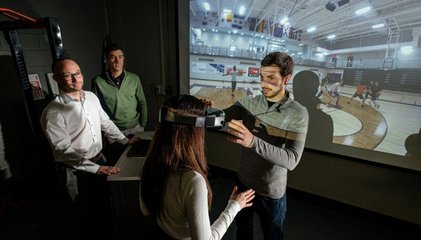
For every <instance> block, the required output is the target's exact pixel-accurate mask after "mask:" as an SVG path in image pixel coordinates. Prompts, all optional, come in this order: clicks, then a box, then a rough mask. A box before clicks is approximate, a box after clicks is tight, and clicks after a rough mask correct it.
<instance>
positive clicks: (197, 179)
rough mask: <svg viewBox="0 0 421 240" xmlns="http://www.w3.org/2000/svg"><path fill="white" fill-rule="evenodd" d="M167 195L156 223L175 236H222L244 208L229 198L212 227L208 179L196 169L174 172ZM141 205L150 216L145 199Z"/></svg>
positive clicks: (196, 238) (202, 239)
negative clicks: (180, 172) (180, 173)
mask: <svg viewBox="0 0 421 240" xmlns="http://www.w3.org/2000/svg"><path fill="white" fill-rule="evenodd" d="M164 198H165V199H164V207H163V210H162V211H161V213H160V215H159V217H158V219H157V222H158V225H159V226H160V227H161V228H162V229H163V230H164V231H165V232H166V233H167V234H168V235H170V236H171V237H173V238H176V239H194V240H209V239H221V238H222V236H223V235H224V234H225V232H226V231H227V229H228V227H229V225H230V224H231V223H232V221H233V220H234V217H235V216H236V215H237V213H238V212H239V211H240V210H241V207H240V204H239V203H238V202H237V201H234V200H229V202H228V205H227V207H226V208H225V210H224V211H223V212H222V213H221V215H220V216H219V218H218V219H217V220H216V221H215V222H214V223H213V224H212V226H211V224H210V220H209V209H208V200H207V199H208V191H207V188H206V182H205V179H204V178H203V176H202V175H200V174H199V173H198V172H195V171H193V170H192V171H189V172H186V173H184V174H182V175H176V174H171V175H170V176H169V179H168V186H167V188H166V192H165V195H164ZM140 207H141V209H142V212H143V214H145V215H149V211H148V209H147V208H146V206H145V205H144V204H143V201H142V199H141V200H140Z"/></svg>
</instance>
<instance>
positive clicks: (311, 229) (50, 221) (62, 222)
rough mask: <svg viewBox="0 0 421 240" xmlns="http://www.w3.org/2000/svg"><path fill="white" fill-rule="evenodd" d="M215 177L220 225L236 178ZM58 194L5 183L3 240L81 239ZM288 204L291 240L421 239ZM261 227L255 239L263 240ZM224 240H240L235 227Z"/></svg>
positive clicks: (367, 215) (394, 223)
mask: <svg viewBox="0 0 421 240" xmlns="http://www.w3.org/2000/svg"><path fill="white" fill-rule="evenodd" d="M210 173H211V174H210V179H211V185H212V188H213V192H214V204H213V207H212V212H211V219H215V218H216V217H217V216H218V215H219V213H220V212H221V211H222V210H223V209H224V208H225V205H226V203H227V201H228V197H229V195H230V193H231V191H232V187H233V186H234V181H233V179H234V174H233V173H232V172H227V171H224V170H221V169H218V168H216V167H211V171H210ZM41 185H42V186H41ZM55 189H56V188H55V187H54V184H49V183H41V184H40V183H37V182H36V181H25V180H22V179H21V180H16V179H14V180H11V181H9V182H6V183H4V182H3V183H1V184H0V239H1V240H18V239H19V240H20V239H22V240H26V239H30V240H37V239H40V240H41V239H43V240H44V239H71V240H77V239H81V238H80V236H79V235H78V227H77V224H76V223H75V221H76V217H75V211H74V209H73V208H72V205H71V203H70V202H69V201H68V200H67V199H66V198H65V197H63V196H61V195H60V194H59V193H58V191H56V190H55ZM287 199H288V200H287V202H288V203H287V204H288V211H287V219H286V226H285V228H286V239H287V240H319V239H320V240H355V239H358V240H375V239H376V240H377V239H381V240H392V239H393V240H395V239H396V240H397V239H399V240H401V239H402V240H419V239H421V231H420V230H421V229H420V226H419V225H415V224H410V223H407V222H402V221H399V220H397V219H393V218H390V217H386V216H382V215H379V214H375V213H372V212H368V211H365V210H361V209H358V208H354V207H350V206H347V205H343V204H340V203H337V202H334V201H330V200H327V199H323V198H320V197H316V196H314V195H310V194H306V193H303V192H300V191H296V190H293V189H288V197H287ZM257 221H258V219H256V222H257ZM256 225H257V226H256V227H255V229H256V231H255V239H256V240H259V239H263V238H262V235H261V232H260V231H259V228H258V224H256ZM152 239H153V238H152ZM223 239H235V224H232V225H231V227H230V228H229V229H228V232H227V233H226V235H225V236H224V238H223Z"/></svg>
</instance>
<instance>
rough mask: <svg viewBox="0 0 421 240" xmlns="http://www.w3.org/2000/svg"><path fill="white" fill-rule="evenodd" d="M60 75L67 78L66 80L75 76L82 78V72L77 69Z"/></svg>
mask: <svg viewBox="0 0 421 240" xmlns="http://www.w3.org/2000/svg"><path fill="white" fill-rule="evenodd" d="M60 77H62V78H64V79H66V80H72V79H73V78H80V77H82V72H81V71H77V72H75V73H63V74H62V75H60Z"/></svg>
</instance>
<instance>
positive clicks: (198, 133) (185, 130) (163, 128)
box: [140, 95, 212, 214]
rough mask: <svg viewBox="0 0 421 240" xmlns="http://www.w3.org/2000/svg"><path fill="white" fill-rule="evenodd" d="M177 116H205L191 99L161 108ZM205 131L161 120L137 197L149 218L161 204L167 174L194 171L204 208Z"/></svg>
mask: <svg viewBox="0 0 421 240" xmlns="http://www.w3.org/2000/svg"><path fill="white" fill-rule="evenodd" d="M162 107H164V108H170V109H172V111H173V112H174V114H175V115H178V116H198V117H203V116H205V104H204V103H203V102H202V101H200V100H199V99H197V98H196V97H194V96H190V95H181V96H173V97H170V98H168V99H167V100H166V101H165V102H164V103H163V105H162ZM204 149H205V129H204V128H203V127H194V126H191V125H181V124H176V123H174V122H169V121H165V120H162V121H161V122H160V123H159V124H158V126H157V128H156V130H155V135H154V137H153V139H152V142H151V144H150V147H149V150H148V153H147V155H146V160H145V164H144V166H143V169H142V173H141V177H140V182H141V193H140V194H141V196H142V200H143V202H144V203H145V205H146V206H147V207H148V209H149V211H150V212H151V214H157V213H158V212H159V211H160V207H161V206H162V203H163V196H164V193H165V186H166V185H167V184H166V181H167V179H168V175H169V174H170V173H176V174H182V173H183V172H185V171H189V170H194V171H196V172H198V173H200V174H201V175H202V176H203V177H204V178H205V180H206V184H207V188H208V205H209V207H210V205H211V202H212V191H211V188H210V185H209V181H208V179H207V174H208V166H207V163H206V158H205V150H204Z"/></svg>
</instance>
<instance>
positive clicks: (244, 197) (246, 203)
mask: <svg viewBox="0 0 421 240" xmlns="http://www.w3.org/2000/svg"><path fill="white" fill-rule="evenodd" d="M253 198H254V190H253V189H248V190H246V191H244V192H238V187H237V186H235V187H234V189H233V190H232V193H231V197H230V199H231V200H235V201H237V202H238V203H239V204H240V207H241V209H243V208H245V207H250V206H251V205H253V202H252V200H253Z"/></svg>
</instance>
